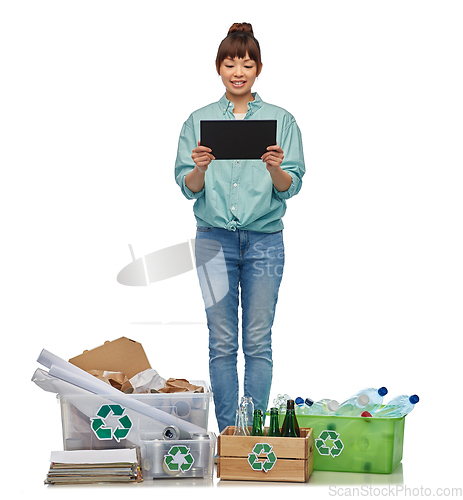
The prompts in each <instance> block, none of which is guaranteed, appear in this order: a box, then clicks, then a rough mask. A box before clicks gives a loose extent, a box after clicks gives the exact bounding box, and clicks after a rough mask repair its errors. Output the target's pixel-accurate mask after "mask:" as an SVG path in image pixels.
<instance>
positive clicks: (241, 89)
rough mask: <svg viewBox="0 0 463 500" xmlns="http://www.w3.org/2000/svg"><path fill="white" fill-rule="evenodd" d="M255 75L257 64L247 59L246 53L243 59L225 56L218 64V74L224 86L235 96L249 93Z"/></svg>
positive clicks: (256, 73)
mask: <svg viewBox="0 0 463 500" xmlns="http://www.w3.org/2000/svg"><path fill="white" fill-rule="evenodd" d="M257 75H258V71H257V64H256V62H255V61H253V60H252V59H249V56H248V54H246V57H245V58H244V59H239V58H238V57H235V58H234V59H232V58H231V57H227V58H226V59H224V60H223V61H222V64H221V65H220V76H221V77H222V82H223V84H224V85H225V88H226V89H227V91H228V92H229V93H230V94H231V95H234V96H237V97H238V96H240V97H242V96H245V95H246V94H250V93H251V88H252V86H253V85H254V81H255V79H256V78H257Z"/></svg>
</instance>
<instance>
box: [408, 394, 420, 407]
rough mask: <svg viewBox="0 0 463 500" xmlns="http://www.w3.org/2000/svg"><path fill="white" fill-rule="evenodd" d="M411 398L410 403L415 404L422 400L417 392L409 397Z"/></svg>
mask: <svg viewBox="0 0 463 500" xmlns="http://www.w3.org/2000/svg"><path fill="white" fill-rule="evenodd" d="M409 400H410V403H412V404H413V405H415V404H416V403H418V401H419V400H420V398H419V397H418V396H417V395H416V394H413V396H410V397H409Z"/></svg>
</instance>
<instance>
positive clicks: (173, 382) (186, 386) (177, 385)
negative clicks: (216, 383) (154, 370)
mask: <svg viewBox="0 0 463 500" xmlns="http://www.w3.org/2000/svg"><path fill="white" fill-rule="evenodd" d="M159 392H163V393H169V394H170V393H173V392H197V393H199V392H204V387H203V386H201V385H194V384H190V382H188V380H186V379H184V378H170V379H168V380H167V382H166V383H165V386H164V387H163V388H162V389H159Z"/></svg>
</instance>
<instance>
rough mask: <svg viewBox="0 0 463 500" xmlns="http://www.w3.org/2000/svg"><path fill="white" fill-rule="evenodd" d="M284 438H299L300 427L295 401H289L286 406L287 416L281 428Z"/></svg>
mask: <svg viewBox="0 0 463 500" xmlns="http://www.w3.org/2000/svg"><path fill="white" fill-rule="evenodd" d="M281 436H282V437H299V425H298V423H297V418H296V413H295V412H294V400H292V399H288V402H287V405H286V416H285V420H284V422H283V427H282V428H281Z"/></svg>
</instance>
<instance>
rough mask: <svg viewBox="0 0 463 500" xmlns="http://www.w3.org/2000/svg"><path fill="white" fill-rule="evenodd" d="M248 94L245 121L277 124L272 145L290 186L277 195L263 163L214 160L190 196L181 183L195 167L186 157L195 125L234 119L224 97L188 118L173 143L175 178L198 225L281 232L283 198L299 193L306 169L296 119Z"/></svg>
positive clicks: (197, 128) (192, 143) (196, 137)
mask: <svg viewBox="0 0 463 500" xmlns="http://www.w3.org/2000/svg"><path fill="white" fill-rule="evenodd" d="M253 96H254V101H251V102H249V103H248V110H247V113H246V117H245V120H277V144H278V145H279V146H280V147H281V148H282V149H283V153H284V160H283V162H282V164H281V168H282V169H283V170H285V171H286V172H288V173H289V175H290V176H291V179H292V182H291V186H290V187H289V188H288V190H287V191H277V190H276V189H275V187H274V186H273V183H272V179H271V177H270V173H269V172H268V170H267V167H266V165H265V163H264V162H263V161H262V160H220V161H219V160H213V161H212V162H211V163H210V165H209V168H208V169H207V171H206V175H205V179H204V187H203V189H202V190H201V191H199V192H197V193H194V192H193V191H191V190H190V189H188V187H187V186H186V185H185V177H186V175H187V174H188V172H190V171H191V170H193V168H194V167H195V164H194V162H193V160H192V158H191V155H192V151H193V149H194V148H195V147H197V145H198V140H200V121H201V120H234V119H235V116H234V115H233V107H234V105H233V103H232V102H230V101H229V100H228V99H227V98H226V97H225V94H224V95H223V97H222V98H221V99H220V101H218V102H215V103H212V104H209V105H208V106H205V107H204V108H201V109H198V110H197V111H194V112H193V113H192V114H191V115H190V116H189V118H188V119H187V121H186V122H185V123H184V124H183V127H182V131H181V133H180V138H179V142H178V151H177V159H176V162H175V180H176V182H177V184H178V185H179V186H180V188H181V190H182V193H183V194H184V195H185V196H186V197H187V198H188V199H194V200H196V201H195V204H194V207H193V211H194V214H195V217H196V223H197V226H206V227H210V226H213V227H219V228H224V229H229V230H231V231H235V230H236V229H246V230H250V231H260V232H264V233H273V232H276V231H279V230H281V229H283V222H282V220H281V219H282V217H283V215H284V214H285V212H286V200H287V199H288V198H291V196H294V195H295V194H297V193H298V192H299V190H300V189H301V184H302V176H303V175H304V173H305V165H304V156H303V151H302V139H301V133H300V131H299V127H298V126H297V123H296V120H295V119H294V117H293V116H292V115H291V114H290V113H288V112H287V111H285V110H284V109H283V108H279V107H278V106H274V105H272V104H267V103H265V102H263V101H262V99H261V98H260V97H259V95H258V94H257V93H255V94H253ZM212 154H214V152H212Z"/></svg>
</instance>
